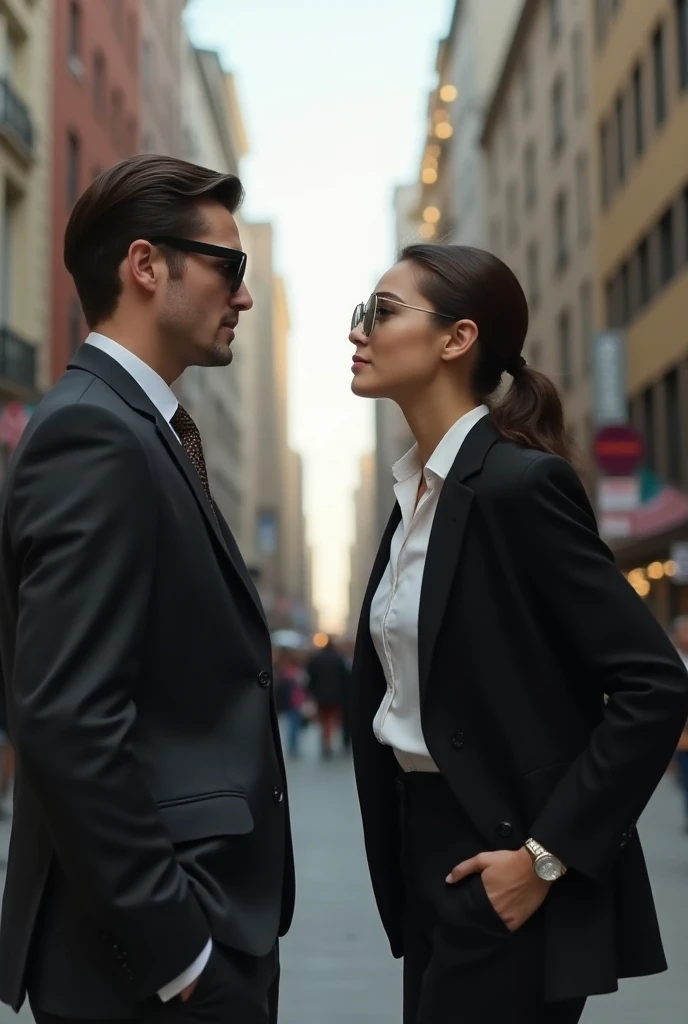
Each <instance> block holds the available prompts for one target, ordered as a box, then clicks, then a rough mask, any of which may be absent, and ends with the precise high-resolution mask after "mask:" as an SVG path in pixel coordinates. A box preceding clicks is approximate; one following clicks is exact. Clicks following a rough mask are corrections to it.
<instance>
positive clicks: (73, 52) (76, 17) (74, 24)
mask: <svg viewBox="0 0 688 1024" xmlns="http://www.w3.org/2000/svg"><path fill="white" fill-rule="evenodd" d="M67 31H68V33H69V34H68V37H67V46H68V50H67V56H68V58H69V60H70V61H71V60H72V59H73V58H77V60H78V59H79V58H80V57H81V7H80V6H79V4H78V3H77V2H76V0H71V3H70V5H69V27H68V30H67Z"/></svg>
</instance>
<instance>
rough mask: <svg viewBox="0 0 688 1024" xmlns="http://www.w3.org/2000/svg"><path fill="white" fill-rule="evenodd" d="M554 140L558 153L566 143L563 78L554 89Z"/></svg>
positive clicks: (555, 149) (559, 79)
mask: <svg viewBox="0 0 688 1024" xmlns="http://www.w3.org/2000/svg"><path fill="white" fill-rule="evenodd" d="M552 140H553V149H554V152H555V153H558V152H559V151H560V150H561V149H562V147H563V145H564V142H565V141H566V123H565V119H564V80H563V78H558V79H557V80H556V82H555V83H554V86H553V88H552Z"/></svg>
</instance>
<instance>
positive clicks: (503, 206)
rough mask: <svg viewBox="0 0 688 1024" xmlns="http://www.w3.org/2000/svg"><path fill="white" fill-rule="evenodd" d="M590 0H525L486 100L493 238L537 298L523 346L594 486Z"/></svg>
mask: <svg viewBox="0 0 688 1024" xmlns="http://www.w3.org/2000/svg"><path fill="white" fill-rule="evenodd" d="M592 50H593V36H592V26H591V18H590V3H589V2H588V0H567V2H564V0H525V3H523V5H522V9H521V13H520V17H519V19H518V22H517V24H516V27H515V30H514V33H513V35H512V38H511V40H510V43H509V46H508V49H507V52H506V56H505V60H504V63H503V65H502V68H501V70H500V74H499V76H498V80H497V82H496V85H495V89H494V93H493V95H492V98H491V100H490V103H489V105H488V107H487V110H486V113H485V120H484V128H483V132H482V144H483V146H484V149H485V153H486V163H487V195H486V209H487V216H488V222H489V245H488V248H489V249H491V250H492V251H493V252H494V253H496V254H497V255H498V256H500V257H501V258H502V259H503V260H504V261H505V262H506V263H507V264H508V265H509V266H510V267H511V268H512V270H513V271H514V272H515V273H516V274H517V276H518V277H519V279H520V281H521V283H522V285H523V288H524V290H525V292H526V295H527V298H528V304H529V307H530V329H529V331H528V339H527V343H526V349H525V355H526V358H527V360H528V362H529V363H530V364H531V365H533V366H535V367H537V368H538V369H541V370H543V371H544V372H545V373H547V374H548V375H549V376H551V377H552V378H553V379H554V380H555V382H556V383H557V384H558V386H559V389H560V391H561V394H562V398H563V400H564V405H565V409H566V415H567V419H568V422H569V425H570V427H571V430H572V432H573V434H574V437H575V439H576V441H577V443H578V446H579V449H580V452H581V458H582V468H583V470H584V475H585V478H586V482H587V483H588V485H589V486H592V480H593V475H592V472H591V470H590V463H589V459H587V461H586V457H587V455H588V453H589V451H590V447H591V439H592V431H593V425H592V418H591V390H592V389H591V385H592V376H591V372H592V366H591V352H592V338H593V334H594V331H595V326H596V310H595V257H596V250H595V219H596V218H595V205H594V202H593V185H592V174H593V170H592V167H593V165H594V159H593V155H592V153H591V148H592V117H591V102H592V100H591V95H590V70H589V69H590V61H591V59H592V57H591V54H592Z"/></svg>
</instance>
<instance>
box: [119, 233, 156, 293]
mask: <svg viewBox="0 0 688 1024" xmlns="http://www.w3.org/2000/svg"><path fill="white" fill-rule="evenodd" d="M126 262H127V268H128V271H129V274H130V276H131V279H132V281H134V282H135V283H136V284H137V285H138V286H139V287H140V288H143V289H145V291H147V292H154V291H155V289H156V286H157V283H158V282H159V281H160V277H161V273H162V264H164V259H163V258H162V256H161V254H160V252H159V251H158V250H157V249H156V248H155V247H154V246H152V245H151V243H150V242H146V241H144V239H142V238H138V239H137V240H136V241H135V242H132V243H131V245H130V246H129V251H128V252H127V257H126Z"/></svg>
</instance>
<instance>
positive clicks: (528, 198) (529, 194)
mask: <svg viewBox="0 0 688 1024" xmlns="http://www.w3.org/2000/svg"><path fill="white" fill-rule="evenodd" d="M523 198H524V201H525V208H526V210H532V209H533V207H534V206H535V204H536V202H537V170H536V163H535V143H534V142H532V141H531V142H529V143H528V144H527V145H526V148H525V149H524V150H523Z"/></svg>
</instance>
